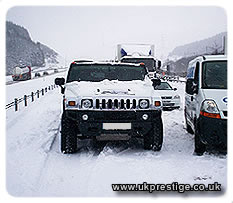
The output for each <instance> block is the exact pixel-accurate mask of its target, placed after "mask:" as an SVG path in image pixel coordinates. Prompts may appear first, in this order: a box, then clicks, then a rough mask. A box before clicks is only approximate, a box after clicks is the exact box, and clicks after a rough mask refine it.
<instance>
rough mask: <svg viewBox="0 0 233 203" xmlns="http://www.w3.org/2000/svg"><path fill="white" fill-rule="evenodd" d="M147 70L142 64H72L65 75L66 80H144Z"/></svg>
mask: <svg viewBox="0 0 233 203" xmlns="http://www.w3.org/2000/svg"><path fill="white" fill-rule="evenodd" d="M146 74H147V72H146V69H145V67H143V66H130V65H111V64H86V65H83V64H82V65H77V64H72V65H71V67H70V70H69V72H68V76H67V82H73V81H91V82H100V81H102V80H105V79H108V80H119V81H132V80H144V78H145V76H146Z"/></svg>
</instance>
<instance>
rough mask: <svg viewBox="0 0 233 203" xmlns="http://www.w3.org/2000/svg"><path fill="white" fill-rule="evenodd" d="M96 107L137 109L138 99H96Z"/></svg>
mask: <svg viewBox="0 0 233 203" xmlns="http://www.w3.org/2000/svg"><path fill="white" fill-rule="evenodd" d="M95 108H96V109H136V108H137V101H136V99H96V100H95Z"/></svg>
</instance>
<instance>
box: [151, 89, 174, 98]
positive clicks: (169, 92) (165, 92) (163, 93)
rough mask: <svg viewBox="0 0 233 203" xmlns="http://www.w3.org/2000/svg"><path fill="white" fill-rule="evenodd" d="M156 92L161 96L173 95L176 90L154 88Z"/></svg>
mask: <svg viewBox="0 0 233 203" xmlns="http://www.w3.org/2000/svg"><path fill="white" fill-rule="evenodd" d="M155 91H156V93H157V94H158V95H159V96H161V97H165V96H172V97H173V96H175V95H178V93H177V91H174V90H155Z"/></svg>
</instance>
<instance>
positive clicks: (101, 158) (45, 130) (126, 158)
mask: <svg viewBox="0 0 233 203" xmlns="http://www.w3.org/2000/svg"><path fill="white" fill-rule="evenodd" d="M59 75H60V76H61V75H62V73H58V74H55V75H50V76H47V77H46V78H45V79H43V78H41V79H40V80H39V79H38V80H30V81H25V82H19V83H17V84H14V86H13V85H9V86H7V89H6V91H7V95H8V96H7V97H8V99H9V98H12V97H15V96H18V95H21V94H24V93H30V92H31V91H32V90H35V89H38V88H40V87H43V86H46V85H50V84H51V82H52V81H53V80H54V78H55V77H57V76H59ZM172 85H173V86H174V87H177V88H178V90H177V92H178V93H179V94H180V95H181V99H182V104H183V102H184V101H183V98H184V83H172ZM19 91H22V92H20V93H19ZM61 101H62V95H61V94H60V89H59V88H56V89H55V90H53V91H50V92H48V93H47V94H46V95H45V96H43V97H41V98H40V99H38V100H36V101H35V102H33V103H30V104H29V105H28V106H27V107H22V108H20V110H19V111H18V112H14V111H13V110H7V112H6V116H7V118H6V139H7V142H6V150H7V154H6V155H7V156H6V159H7V161H6V164H7V168H6V172H7V174H6V182H7V190H8V192H9V193H10V194H11V195H14V196H21V197H22V196H40V197H44V196H53V197H54V196H59V197H64V196H76V197H93V196H101V197H104V196H107V197H109V196H114V197H119V196H121V197H122V196H126V195H131V196H135V195H137V196H138V195H139V196H144V197H145V196H153V195H154V194H153V193H152V194H149V193H145V192H144V193H143V192H141V193H140V192H138V193H137V192H135V193H130V194H129V193H126V194H125V193H117V192H113V191H112V188H111V184H113V183H143V182H148V183H155V184H157V183H172V182H179V183H190V184H196V183H203V184H209V183H214V182H218V183H220V184H222V187H223V189H226V186H227V156H223V155H214V154H208V153H206V154H204V155H203V156H200V157H199V156H195V155H193V148H194V146H193V144H194V139H193V135H191V134H188V133H187V132H186V130H185V128H184V117H183V108H181V109H180V110H174V111H164V112H163V122H164V144H163V147H162V150H161V151H160V152H153V151H145V150H144V149H143V145H142V141H141V140H140V139H134V140H131V141H130V142H123V141H121V142H108V143H104V144H100V145H96V144H94V143H93V142H92V141H82V142H79V148H80V150H79V152H78V153H77V154H72V155H64V154H62V153H60V150H59V135H60V133H59V131H60V117H61ZM160 194H161V193H160ZM173 194H174V195H177V193H172V194H171V195H173ZM192 194H193V193H192ZM211 194H213V195H216V193H211ZM156 195H157V196H159V194H156ZM162 195H163V194H162ZM165 195H167V193H166V194H165ZM179 195H180V196H183V195H182V194H179ZM199 195H201V196H206V194H205V193H201V194H200V193H199Z"/></svg>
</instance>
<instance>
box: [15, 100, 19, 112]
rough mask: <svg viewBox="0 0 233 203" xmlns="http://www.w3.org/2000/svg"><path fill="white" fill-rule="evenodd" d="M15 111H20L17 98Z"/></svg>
mask: <svg viewBox="0 0 233 203" xmlns="http://www.w3.org/2000/svg"><path fill="white" fill-rule="evenodd" d="M15 111H18V99H17V98H15Z"/></svg>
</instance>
